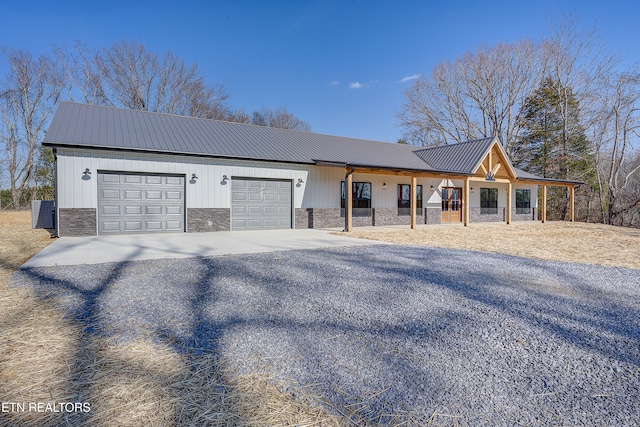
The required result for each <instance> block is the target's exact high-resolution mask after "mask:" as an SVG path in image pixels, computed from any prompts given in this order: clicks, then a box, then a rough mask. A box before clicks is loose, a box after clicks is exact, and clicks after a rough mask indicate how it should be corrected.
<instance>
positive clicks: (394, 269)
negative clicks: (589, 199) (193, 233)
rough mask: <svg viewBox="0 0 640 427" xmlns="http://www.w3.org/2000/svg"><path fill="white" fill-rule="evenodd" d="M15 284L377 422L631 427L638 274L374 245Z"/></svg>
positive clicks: (125, 333) (639, 336) (637, 411)
mask: <svg viewBox="0 0 640 427" xmlns="http://www.w3.org/2000/svg"><path fill="white" fill-rule="evenodd" d="M14 282H16V283H18V284H31V285H33V286H35V287H37V288H38V289H40V290H41V291H42V292H49V291H54V292H56V293H57V294H59V295H61V296H62V297H63V299H64V300H65V301H66V302H67V303H68V304H69V307H70V310H71V311H72V314H73V316H76V317H78V318H81V319H83V320H84V321H85V322H87V326H88V327H89V328H90V330H92V331H93V332H95V333H105V334H110V333H118V334H122V337H123V339H129V338H133V337H135V336H136V334H143V333H149V331H151V332H152V333H154V334H156V335H157V336H159V337H160V339H162V340H165V341H166V342H171V343H174V345H175V346H176V348H178V349H180V350H181V351H186V352H188V351H207V352H217V353H219V354H221V355H223V356H225V357H227V358H229V359H230V360H233V361H234V362H235V363H237V366H238V369H239V370H241V371H250V370H266V371H269V372H271V373H275V374H276V376H277V377H281V378H289V379H293V382H292V384H294V385H295V383H297V384H298V385H302V386H309V387H311V390H313V391H314V392H316V393H318V394H320V395H321V396H323V397H324V398H326V399H327V400H328V401H329V402H330V403H331V405H332V406H333V408H334V410H338V411H340V412H341V413H345V414H348V413H352V412H354V411H355V410H357V411H359V412H358V414H357V416H360V417H364V418H367V419H370V420H375V421H377V422H380V423H382V424H384V423H388V424H396V423H399V422H402V421H407V420H414V422H420V421H415V420H419V419H420V418H419V417H420V416H422V417H423V418H422V421H421V422H424V421H425V420H426V419H428V418H429V417H430V416H432V415H433V418H432V420H434V421H436V425H451V424H455V423H458V425H500V426H502V425H504V426H531V425H536V426H537V425H545V426H547V425H572V426H573V425H589V426H605V425H609V426H632V425H633V426H636V425H640V270H630V269H622V268H606V267H599V266H590V265H582V264H575V263H560V262H548V261H538V260H532V259H526V258H517V257H511V256H505V255H495V254H486V253H478V252H470V251H460V250H448V249H435V248H425V247H413V246H396V245H376V246H359V247H344V248H332V249H318V250H302V251H287V252H274V253H264V254H249V255H237V256H223V257H211V258H191V259H180V260H177V259H173V260H156V261H136V262H125V263H118V264H115V263H111V264H99V265H92V266H87V267H84V266H65V267H47V268H44V267H43V268H32V269H27V270H22V271H21V272H20V273H18V274H17V275H16V276H15V277H14ZM194 349H197V350H194ZM296 387H297V386H296ZM354 408H355V409H354ZM434 414H440V415H434ZM411 417H413V418H411ZM437 423H442V424H437Z"/></svg>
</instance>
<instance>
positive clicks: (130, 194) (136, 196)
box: [122, 190, 142, 200]
mask: <svg viewBox="0 0 640 427" xmlns="http://www.w3.org/2000/svg"><path fill="white" fill-rule="evenodd" d="M122 195H123V197H124V199H125V200H142V190H124V191H123V194H122Z"/></svg>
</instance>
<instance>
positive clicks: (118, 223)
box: [98, 172, 185, 234]
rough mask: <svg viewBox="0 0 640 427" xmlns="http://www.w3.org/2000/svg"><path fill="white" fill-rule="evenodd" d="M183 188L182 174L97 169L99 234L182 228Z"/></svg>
mask: <svg viewBox="0 0 640 427" xmlns="http://www.w3.org/2000/svg"><path fill="white" fill-rule="evenodd" d="M150 187H151V188H150ZM184 191H185V190H184V177H179V176H166V175H145V174H132V173H130V174H118V173H104V172H100V173H98V234H122V233H145V232H149V233H157V232H165V231H184V224H185V221H184Z"/></svg>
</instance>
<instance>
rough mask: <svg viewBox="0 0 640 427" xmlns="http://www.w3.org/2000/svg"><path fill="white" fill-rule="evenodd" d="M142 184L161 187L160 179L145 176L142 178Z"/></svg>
mask: <svg viewBox="0 0 640 427" xmlns="http://www.w3.org/2000/svg"><path fill="white" fill-rule="evenodd" d="M144 183H145V184H147V185H162V177H161V176H150V175H146V176H145V177H144Z"/></svg>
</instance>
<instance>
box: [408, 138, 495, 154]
mask: <svg viewBox="0 0 640 427" xmlns="http://www.w3.org/2000/svg"><path fill="white" fill-rule="evenodd" d="M487 139H490V140H491V141H493V140H494V139H496V136H494V135H491V136H487V137H484V138H477V139H472V140H469V141H462V142H456V143H454V144H445V145H437V146H435V147H424V148H421V149H419V150H415V151H414V153H417V152H420V151H426V150H435V149H438V148H440V149H442V148H445V147H457V146H460V145H465V144H470V143H472V142H479V141H485V140H487Z"/></svg>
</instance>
